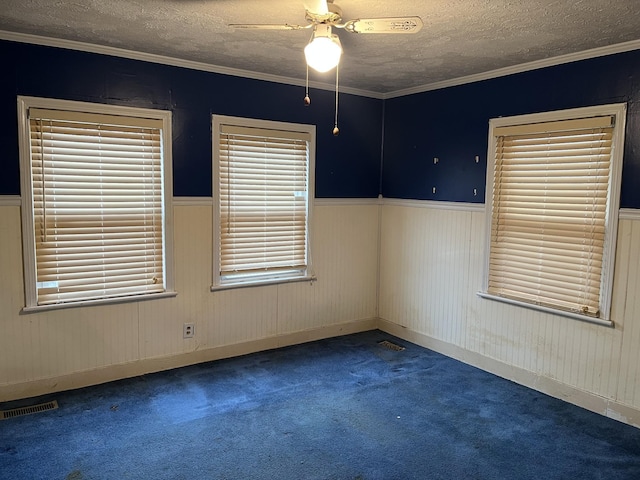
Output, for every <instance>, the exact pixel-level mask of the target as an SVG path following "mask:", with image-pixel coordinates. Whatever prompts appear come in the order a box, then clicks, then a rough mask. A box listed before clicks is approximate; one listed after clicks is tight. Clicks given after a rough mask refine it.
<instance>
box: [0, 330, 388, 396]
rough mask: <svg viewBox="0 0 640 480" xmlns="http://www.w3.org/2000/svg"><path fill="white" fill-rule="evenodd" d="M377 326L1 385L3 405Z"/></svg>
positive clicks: (305, 334)
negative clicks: (12, 401) (13, 401)
mask: <svg viewBox="0 0 640 480" xmlns="http://www.w3.org/2000/svg"><path fill="white" fill-rule="evenodd" d="M377 326H378V320H377V319H376V318H369V319H363V320H356V321H353V322H348V323H340V324H335V325H330V326H327V327H321V328H317V329H313V330H304V331H301V332H294V333H287V334H283V335H277V336H273V337H268V338H263V339H259V340H253V341H250V342H244V343H238V344H233V345H223V346H219V347H213V348H207V349H204V350H196V351H193V352H189V353H183V354H179V355H170V356H166V357H157V358H147V359H143V360H139V361H135V362H129V363H123V364H118V365H110V366H108V367H104V368H99V369H95V370H87V371H83V372H77V373H72V374H69V375H63V376H59V377H54V378H45V379H39V380H34V381H29V382H23V383H18V384H11V385H5V386H0V402H7V401H11V400H18V399H24V398H31V397H37V396H41V395H50V394H53V393H56V392H63V391H65V390H72V389H76V388H83V387H89V386H92V385H98V384H101V383H107V382H112V381H115V380H121V379H124V378H132V377H137V376H139V375H146V374H150V373H155V372H160V371H163V370H170V369H173V368H180V367H186V366H189V365H195V364H198V363H204V362H210V361H213V360H221V359H224V358H231V357H237V356H240V355H247V354H250V353H256V352H261V351H265V350H272V349H275V348H280V347H287V346H291V345H297V344H301V343H307V342H312V341H315V340H321V339H324V338H331V337H337V336H341V335H349V334H352V333H359V332H366V331H369V330H375V329H376V328H377Z"/></svg>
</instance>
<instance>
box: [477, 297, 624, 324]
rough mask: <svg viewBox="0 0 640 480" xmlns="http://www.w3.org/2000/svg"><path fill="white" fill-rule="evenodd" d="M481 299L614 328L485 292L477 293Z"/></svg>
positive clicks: (572, 314) (575, 315)
mask: <svg viewBox="0 0 640 480" xmlns="http://www.w3.org/2000/svg"><path fill="white" fill-rule="evenodd" d="M476 295H478V296H479V297H481V298H486V299H487V300H496V301H498V302H502V303H507V304H509V305H515V306H518V307H524V308H530V309H532V310H538V311H540V312H544V313H553V314H555V315H562V316H563V317H569V318H573V319H575V320H580V321H582V322H588V323H594V324H596V325H602V326H605V327H614V323H613V321H611V320H605V319H603V318H595V317H589V316H587V315H581V314H579V313H573V312H565V311H563V310H557V309H555V308H550V307H544V306H542V305H534V304H532V303H526V302H521V301H519V300H512V299H510V298H505V297H498V296H497V295H491V294H489V293H485V292H477V294H476Z"/></svg>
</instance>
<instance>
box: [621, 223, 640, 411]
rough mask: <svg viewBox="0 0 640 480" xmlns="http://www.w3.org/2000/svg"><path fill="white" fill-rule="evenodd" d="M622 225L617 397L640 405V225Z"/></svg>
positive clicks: (626, 402)
mask: <svg viewBox="0 0 640 480" xmlns="http://www.w3.org/2000/svg"><path fill="white" fill-rule="evenodd" d="M620 224H621V228H620V237H622V238H621V241H620V242H619V245H620V247H619V248H620V250H622V251H623V252H625V253H626V256H627V258H626V262H625V267H628V270H625V271H624V272H623V274H626V275H627V278H626V279H625V280H626V296H625V315H624V320H623V322H624V325H623V329H624V338H623V340H622V356H621V361H620V378H619V379H618V395H619V397H620V402H621V403H625V404H627V405H634V406H637V405H640V222H639V221H630V220H621V221H620ZM620 283H623V281H622V280H621V282H620Z"/></svg>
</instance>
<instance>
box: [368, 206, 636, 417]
mask: <svg viewBox="0 0 640 480" xmlns="http://www.w3.org/2000/svg"><path fill="white" fill-rule="evenodd" d="M483 254H484V211H483V210H482V209H478V208H476V207H470V208H468V209H467V210H465V209H464V208H460V206H456V208H451V209H446V208H444V209H443V208H434V207H433V206H432V205H430V204H429V203H425V202H404V203H400V202H385V204H384V205H383V206H382V216H381V253H380V294H379V316H380V318H381V323H380V328H382V329H384V330H387V331H389V332H390V333H395V334H397V335H400V336H404V337H405V338H407V339H413V340H414V341H415V340H420V339H422V342H421V343H423V344H425V345H426V346H429V347H430V348H436V349H440V350H443V353H445V354H448V355H451V356H454V357H457V358H460V359H462V360H464V361H467V362H469V363H472V364H475V365H477V366H479V367H481V368H485V369H488V370H491V371H494V372H495V373H498V374H500V375H502V376H506V377H508V378H511V379H513V380H515V381H519V382H521V383H524V384H527V385H528V386H530V387H532V388H537V389H539V390H542V391H546V393H549V394H551V395H556V396H559V397H561V398H565V399H566V400H569V401H573V402H574V403H578V404H582V406H585V407H586V408H592V409H594V410H597V411H600V413H603V414H606V415H608V416H610V417H613V418H618V419H625V418H627V419H628V418H629V411H634V410H635V411H636V415H635V417H634V419H633V420H631V421H630V423H634V422H635V424H640V415H637V413H638V410H640V221H638V219H632V218H630V217H629V216H628V215H623V216H622V219H621V220H620V223H619V234H618V246H617V256H616V272H615V277H614V294H613V307H612V319H613V321H614V322H615V327H614V328H610V327H606V326H601V325H594V324H590V323H586V322H581V321H578V320H574V319H570V318H566V317H562V316H558V315H553V314H547V313H542V312H539V311H535V310H532V309H527V308H522V307H517V306H512V305H507V304H504V303H501V302H496V301H492V300H487V299H483V298H480V297H478V296H477V295H476V293H477V291H478V290H479V289H480V287H481V285H482V275H483ZM425 339H426V340H425ZM505 367H508V368H506V369H505ZM509 372H511V373H509ZM518 372H519V373H518ZM559 385H561V386H562V388H558V386H559ZM563 392H565V393H563ZM566 392H573V393H566ZM580 392H584V393H585V395H583V396H580V395H577V396H576V395H574V394H577V393H580ZM572 397H576V398H572ZM597 399H602V400H603V402H597V401H595V402H594V400H597ZM596 404H597V405H596ZM603 405H605V406H604V407H603ZM616 406H617V407H616ZM603 410H604V411H603Z"/></svg>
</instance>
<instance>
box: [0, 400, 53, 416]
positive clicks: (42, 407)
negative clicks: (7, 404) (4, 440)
mask: <svg viewBox="0 0 640 480" xmlns="http://www.w3.org/2000/svg"><path fill="white" fill-rule="evenodd" d="M56 408H58V402H57V401H56V400H53V401H52V402H47V403H40V404H38V405H30V406H28V407H20V408H13V409H11V410H0V420H7V419H9V418H14V417H22V416H23V415H31V414H32V413H40V412H46V411H47V410H55V409H56Z"/></svg>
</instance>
